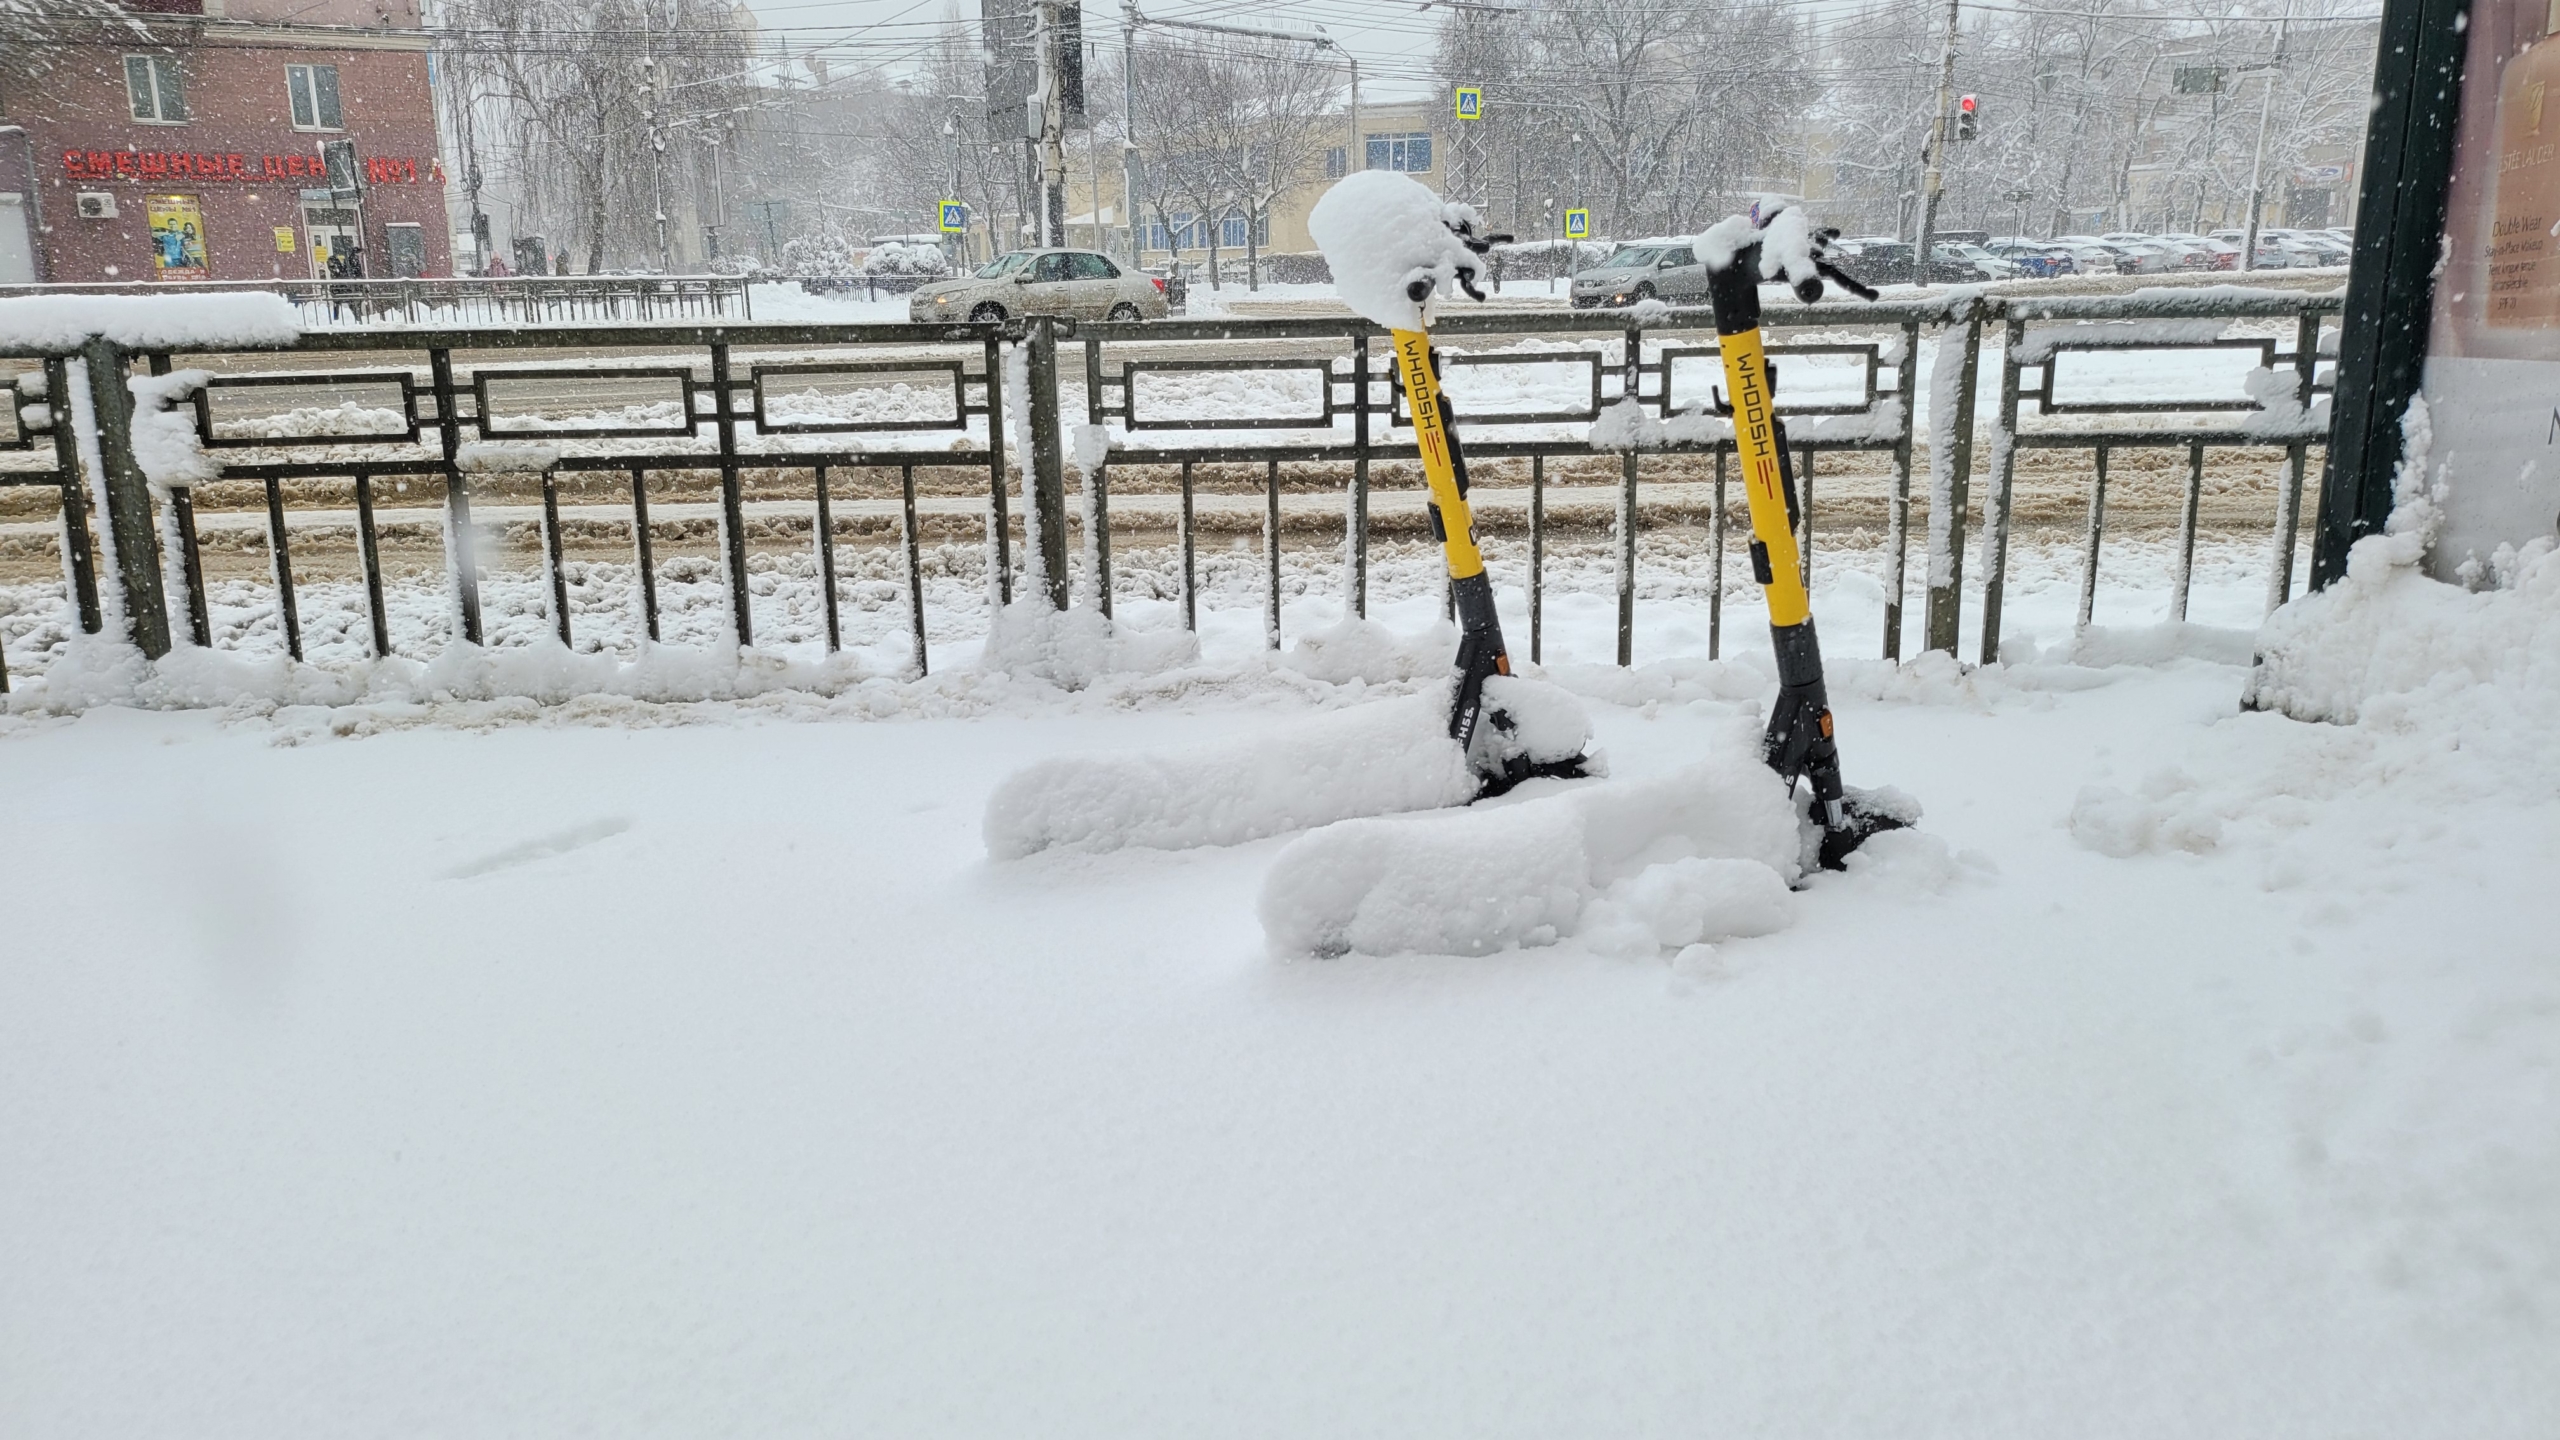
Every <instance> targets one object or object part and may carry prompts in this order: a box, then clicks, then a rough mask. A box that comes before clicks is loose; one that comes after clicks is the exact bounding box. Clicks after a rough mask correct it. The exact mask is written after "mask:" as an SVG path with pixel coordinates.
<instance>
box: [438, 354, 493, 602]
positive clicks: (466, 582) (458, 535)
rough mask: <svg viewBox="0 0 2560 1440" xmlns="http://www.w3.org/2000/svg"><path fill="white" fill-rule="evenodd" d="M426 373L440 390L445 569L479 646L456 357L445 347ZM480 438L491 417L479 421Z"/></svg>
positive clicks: (477, 597)
mask: <svg viewBox="0 0 2560 1440" xmlns="http://www.w3.org/2000/svg"><path fill="white" fill-rule="evenodd" d="M427 374H428V376H429V377H430V383H431V384H433V386H434V387H435V395H436V443H437V445H438V446H439V447H440V448H441V449H442V450H443V451H444V531H445V536H444V543H445V568H446V569H447V570H448V571H450V572H451V573H452V576H453V601H454V608H455V609H456V610H457V611H459V612H460V613H459V615H458V617H457V618H458V619H459V620H460V621H461V625H462V639H463V641H464V643H466V644H471V645H477V644H479V643H480V562H479V560H478V558H477V557H476V556H475V555H474V553H473V549H474V547H473V545H472V539H471V483H470V482H469V481H467V480H465V479H463V478H462V465H461V455H462V415H461V412H460V411H459V410H458V409H457V408H456V407H457V406H458V405H459V404H460V401H459V399H458V398H457V393H456V391H455V390H454V384H453V352H452V351H450V350H447V349H444V348H442V347H441V346H439V347H437V348H436V349H433V350H429V351H428V352H427ZM479 423H480V430H481V433H483V434H486V433H487V432H488V428H489V417H487V416H485V415H483V416H480V417H479Z"/></svg>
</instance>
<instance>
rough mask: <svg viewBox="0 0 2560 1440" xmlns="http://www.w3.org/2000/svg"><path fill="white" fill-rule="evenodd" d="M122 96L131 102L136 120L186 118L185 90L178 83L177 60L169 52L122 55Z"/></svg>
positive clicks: (162, 122)
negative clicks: (166, 53) (162, 53)
mask: <svg viewBox="0 0 2560 1440" xmlns="http://www.w3.org/2000/svg"><path fill="white" fill-rule="evenodd" d="M124 97H125V99H127V100H128V101H131V102H132V104H133V118H134V119H136V120H141V121H144V122H146V123H149V124H153V125H178V124H183V123H184V122H185V121H186V118H187V92H186V87H185V86H184V85H182V84H180V83H179V80H178V61H177V57H175V56H173V55H127V56H126V57H124Z"/></svg>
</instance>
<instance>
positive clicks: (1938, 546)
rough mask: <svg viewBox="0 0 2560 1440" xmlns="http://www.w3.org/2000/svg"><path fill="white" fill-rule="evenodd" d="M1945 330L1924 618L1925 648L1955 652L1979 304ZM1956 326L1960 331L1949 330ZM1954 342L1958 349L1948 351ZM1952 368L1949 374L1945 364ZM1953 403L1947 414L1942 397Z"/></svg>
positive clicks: (1934, 399)
mask: <svg viewBox="0 0 2560 1440" xmlns="http://www.w3.org/2000/svg"><path fill="white" fill-rule="evenodd" d="M1954 308H1955V310H1956V311H1957V312H1960V313H1955V314H1951V315H1950V317H1949V320H1950V325H1949V328H1948V329H1943V330H1940V331H1939V332H1938V354H1937V359H1936V361H1935V363H1933V364H1932V365H1931V366H1930V367H1929V369H1930V380H1929V621H1928V648H1929V649H1931V650H1944V651H1946V652H1947V653H1948V654H1949V655H1953V654H1955V653H1956V636H1957V632H1958V630H1959V629H1960V627H1961V626H1962V623H1963V618H1964V511H1965V506H1966V504H1967V503H1968V501H1969V499H1970V491H1971V489H1972V481H1973V396H1974V384H1975V381H1976V379H1977V373H1978V372H1979V370H1980V369H1981V365H1982V313H1981V308H1980V302H1979V301H1976V300H1973V299H1970V298H1968V299H1965V300H1963V301H1960V302H1958V304H1957V305H1956V306H1955V307H1954ZM1956 324H1961V325H1962V326H1963V327H1964V328H1963V332H1962V334H1961V335H1960V336H1959V335H1957V334H1955V333H1953V327H1954V325H1956ZM1950 340H1953V341H1955V342H1956V344H1957V348H1956V349H1955V350H1953V351H1950V350H1948V349H1947V344H1948V342H1949V341H1950ZM1951 366H1952V367H1954V369H1953V373H1952V374H1950V373H1949V367H1951ZM1950 398H1952V400H1953V401H1954V405H1953V413H1948V410H1949V407H1948V405H1947V403H1946V402H1947V401H1948V400H1949V399H1950Z"/></svg>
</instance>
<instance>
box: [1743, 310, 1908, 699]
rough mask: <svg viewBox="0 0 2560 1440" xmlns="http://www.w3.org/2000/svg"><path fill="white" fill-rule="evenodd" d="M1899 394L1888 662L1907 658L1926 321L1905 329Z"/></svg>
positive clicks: (1887, 568) (1889, 523)
mask: <svg viewBox="0 0 2560 1440" xmlns="http://www.w3.org/2000/svg"><path fill="white" fill-rule="evenodd" d="M1893 374H1894V387H1895V392H1896V393H1897V394H1899V395H1900V396H1901V397H1902V433H1901V435H1899V436H1898V437H1896V438H1895V440H1894V443H1893V498H1892V499H1891V500H1890V501H1889V502H1888V503H1887V506H1886V510H1885V522H1884V658H1886V659H1887V660H1899V659H1901V658H1902V594H1903V579H1904V577H1903V573H1902V572H1903V564H1904V559H1905V557H1906V556H1907V555H1908V554H1909V553H1910V549H1911V455H1912V450H1913V448H1914V447H1913V444H1912V433H1913V427H1914V426H1916V425H1917V424H1918V423H1919V418H1918V417H1919V414H1920V404H1919V401H1920V396H1919V393H1918V389H1919V384H1920V322H1918V321H1917V320H1914V321H1912V322H1911V323H1910V324H1908V325H1906V326H1905V327H1903V331H1902V359H1901V361H1900V362H1899V363H1898V364H1896V365H1895V366H1894V372H1893ZM1716 524H1717V525H1718V526H1719V527H1721V526H1722V525H1723V524H1724V452H1723V451H1722V450H1718V451H1717V452H1716ZM1716 560H1717V564H1716V575H1717V577H1718V579H1719V580H1721V579H1722V577H1723V575H1724V564H1723V560H1724V546H1723V545H1722V543H1721V531H1719V543H1718V545H1717V546H1716ZM1709 617H1710V618H1709V622H1708V623H1709V629H1710V634H1711V635H1712V633H1713V626H1714V614H1713V612H1712V611H1710V612H1709ZM1715 649H1716V647H1715V642H1714V640H1713V639H1712V638H1710V639H1709V641H1708V643H1707V654H1708V655H1709V656H1710V657H1712V656H1713V655H1714V654H1715Z"/></svg>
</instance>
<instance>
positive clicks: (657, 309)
mask: <svg viewBox="0 0 2560 1440" xmlns="http://www.w3.org/2000/svg"><path fill="white" fill-rule="evenodd" d="M231 294H251V295H280V296H282V297H283V298H284V299H285V301H286V303H288V304H290V305H292V306H293V307H294V313H295V315H296V317H297V318H298V319H299V320H300V321H301V323H302V324H303V325H304V326H305V327H306V328H309V329H315V330H318V329H334V328H338V327H342V326H350V325H359V326H361V325H563V324H580V325H586V324H628V323H646V322H654V321H667V320H721V319H733V318H734V319H740V320H752V319H754V318H755V311H754V307H753V306H752V305H751V304H750V303H749V298H748V282H747V281H746V280H744V279H742V278H740V277H737V276H731V275H502V276H489V277H473V276H454V277H450V278H445V279H433V280H430V279H410V280H242V281H228V280H195V281H177V282H165V281H158V282H156V281H148V280H146V281H136V282H116V283H105V282H101V283H98V284H85V283H83V284H62V285H0V300H7V299H11V298H15V297H24V296H48V295H151V296H160V297H164V298H171V299H177V298H181V297H185V296H191V295H231Z"/></svg>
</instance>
